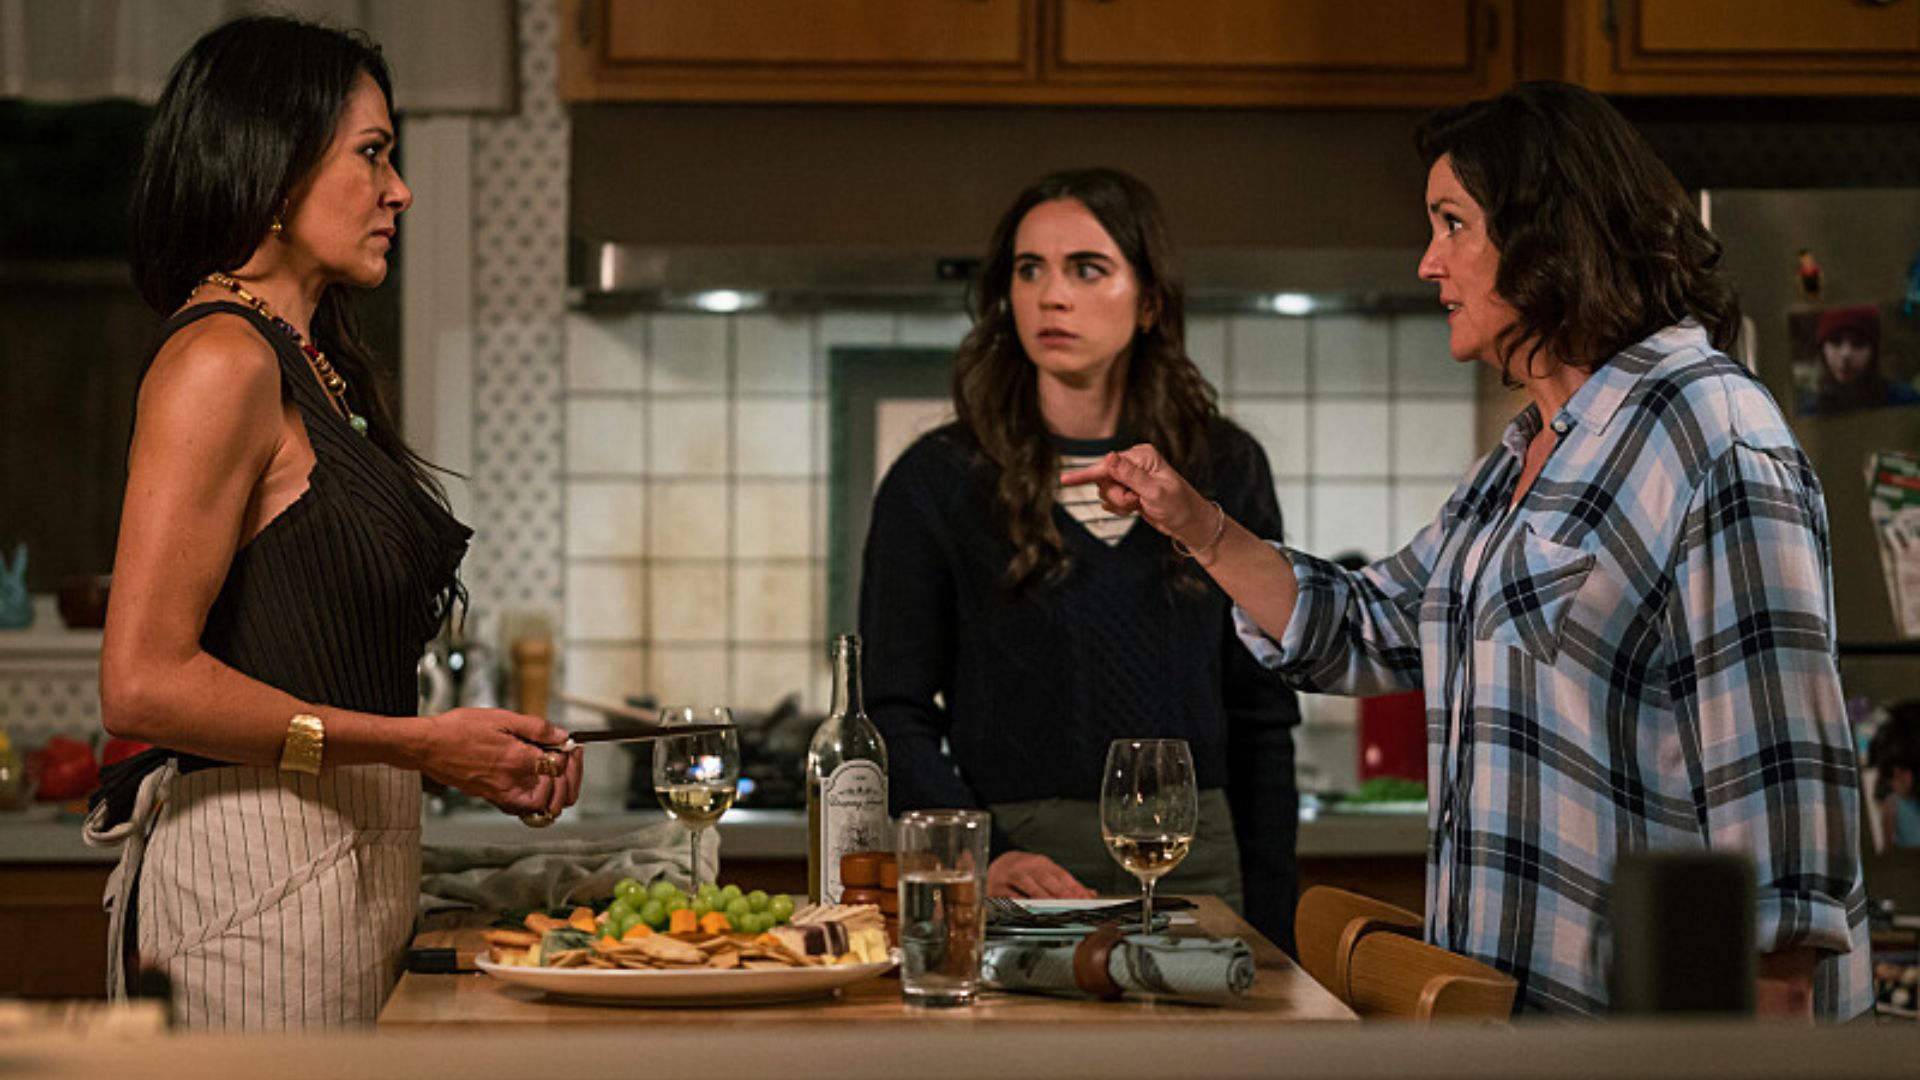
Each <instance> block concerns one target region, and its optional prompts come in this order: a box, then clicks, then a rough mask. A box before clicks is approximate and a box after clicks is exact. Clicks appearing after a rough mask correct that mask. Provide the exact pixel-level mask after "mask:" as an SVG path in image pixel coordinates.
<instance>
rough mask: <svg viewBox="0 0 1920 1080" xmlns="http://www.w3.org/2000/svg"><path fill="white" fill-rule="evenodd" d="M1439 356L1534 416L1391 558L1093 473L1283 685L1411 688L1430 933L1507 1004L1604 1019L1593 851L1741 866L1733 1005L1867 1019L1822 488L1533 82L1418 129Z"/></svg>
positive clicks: (1141, 474) (1569, 118)
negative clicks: (1744, 982)
mask: <svg viewBox="0 0 1920 1080" xmlns="http://www.w3.org/2000/svg"><path fill="white" fill-rule="evenodd" d="M1416 141H1417V144H1418V149H1419V151H1420V154H1421V157H1422V158H1423V159H1424V160H1425V162H1426V163H1427V165H1428V167H1429V173H1428V178H1427V191H1426V205H1427V213H1428V217H1429V219H1430V221H1431V223H1432V229H1433V232H1432V240H1431V242H1430V243H1429V244H1428V247H1427V251H1426V254H1425V256H1424V257H1423V258H1422V259H1421V261H1420V267H1419V272H1420V276H1421V277H1422V278H1423V279H1425V280H1428V281H1431V282H1433V283H1434V284H1436V285H1438V286H1439V289H1440V302H1441V304H1442V305H1444V306H1445V308H1446V310H1447V320H1448V324H1449V327H1450V347H1449V351H1450V352H1451V353H1452V355H1453V358H1454V359H1455V360H1456V361H1480V362H1482V363H1486V364H1490V365H1493V366H1494V367H1495V368H1497V369H1498V370H1499V371H1500V372H1501V375H1502V377H1503V379H1505V380H1506V381H1507V382H1508V383H1509V384H1510V385H1518V386H1520V387H1524V388H1525V390H1526V392H1527V394H1528V396H1529V397H1530V398H1531V399H1532V404H1531V405H1530V406H1529V407H1528V408H1526V409H1525V410H1524V411H1523V412H1521V413H1520V415H1519V416H1517V417H1515V418H1514V420H1513V421H1512V423H1510V424H1509V425H1508V426H1507V429H1506V432H1505V434H1504V435H1503V436H1502V438H1501V445H1500V446H1498V447H1496V448H1495V449H1494V450H1493V451H1492V452H1491V453H1490V454H1488V455H1487V456H1486V457H1485V458H1483V459H1482V460H1481V461H1480V462H1479V464H1478V465H1476V466H1475V467H1474V469H1473V470H1472V472H1471V473H1469V475H1468V476H1467V477H1466V479H1465V480H1464V481H1463V482H1462V483H1461V484H1460V486H1459V487H1458V488H1457V489H1456V490H1455V491H1454V493H1453V495H1452V497H1451V498H1449V499H1448V501H1447V504H1446V506H1445V507H1444V508H1443V509H1442V510H1441V511H1440V514H1439V516H1438V517H1437V518H1436V519H1435V520H1434V521H1433V522H1432V523H1431V524H1429V525H1428V526H1427V527H1426V528H1425V529H1423V530H1421V531H1420V533H1419V534H1418V535H1417V536H1415V537H1414V538H1413V541H1412V542H1411V543H1410V544H1408V545H1407V546H1406V547H1405V548H1404V549H1402V550H1401V551H1400V552H1399V553H1397V554H1395V555H1393V556H1392V557H1390V558H1387V559H1384V560H1382V561H1380V562H1377V563H1374V564H1373V565H1371V566H1367V567H1365V568H1363V569H1360V570H1357V571H1346V570H1342V569H1340V568H1339V567H1337V566H1335V565H1333V564H1331V563H1329V562H1325V561H1323V560H1320V559H1316V558H1314V557H1312V556H1309V555H1305V554H1302V553H1300V552H1297V551H1293V550H1290V549H1286V548H1283V547H1281V546H1280V545H1279V544H1278V543H1277V542H1271V541H1268V540H1264V539H1262V538H1260V537H1257V536H1255V535H1254V534H1253V533H1251V532H1249V531H1247V530H1246V529H1243V528H1242V527H1240V526H1239V525H1238V524H1237V523H1236V522H1234V521H1232V520H1231V519H1230V518H1228V517H1227V516H1226V515H1225V514H1224V513H1223V512H1221V511H1220V509H1219V507H1218V506H1217V505H1214V504H1210V503H1208V502H1207V501H1206V500H1205V499H1203V498H1202V497H1201V496H1200V495H1199V494H1197V493H1196V492H1195V491H1194V490H1193V489H1192V488H1191V487H1190V486H1189V485H1188V484H1187V483H1186V481H1185V480H1183V479H1182V478H1181V477H1180V476H1179V475H1178V474H1177V473H1175V472H1174V471H1173V470H1172V469H1170V468H1168V467H1167V465H1166V464H1165V463H1164V462H1163V461H1162V460H1161V458H1160V456H1159V455H1158V454H1157V453H1156V452H1155V451H1154V449H1153V448H1152V447H1150V446H1144V445H1143V446H1136V447H1133V448H1131V449H1128V450H1125V451H1121V452H1119V453H1115V454H1110V455H1108V456H1107V458H1106V459H1104V460H1103V461H1102V462H1100V463H1099V464H1097V465H1094V466H1092V467H1091V468H1088V469H1086V470H1083V471H1082V472H1080V473H1078V474H1074V475H1070V476H1067V477H1064V478H1063V481H1064V482H1066V483H1078V482H1084V481H1088V480H1091V481H1094V482H1096V483H1098V484H1099V485H1100V487H1101V492H1102V498H1103V499H1104V500H1105V501H1106V503H1107V504H1108V506H1109V508H1110V509H1112V510H1114V511H1115V512H1125V513H1138V514H1140V515H1141V516H1142V517H1144V518H1145V519H1146V520H1147V522H1148V523H1149V524H1151V525H1152V526H1153V527H1154V528H1156V529H1159V530H1160V531H1162V532H1164V533H1166V534H1167V535H1169V536H1171V537H1174V538H1175V539H1177V540H1179V541H1180V542H1181V543H1182V544H1184V545H1186V546H1187V547H1188V548H1190V549H1192V551H1193V552H1194V557H1195V559H1196V560H1197V561H1198V562H1199V563H1200V564H1201V565H1202V566H1203V567H1205V568H1206V570H1207V571H1208V573H1210V574H1211V575H1212V576H1213V577H1214V579H1215V580H1216V581H1218V582H1219V583H1220V585H1221V587H1222V588H1224V589H1225V590H1226V591H1227V593H1228V594H1229V595H1231V596H1232V597H1233V598H1234V600H1235V601H1236V602H1237V604H1238V605H1239V606H1238V609H1237V611H1236V616H1237V618H1238V619H1239V623H1240V627H1241V635H1242V637H1243V639H1244V640H1245V641H1246V643H1247V645H1248V647H1249V648H1250V649H1251V650H1252V651H1253V652H1254V654H1255V655H1256V656H1258V657H1259V658H1260V659H1261V661H1262V662H1263V663H1265V664H1267V665H1268V666H1269V667H1272V668H1274V669H1276V670H1279V671H1281V672H1283V673H1285V674H1286V675H1287V676H1288V677H1289V678H1290V680H1291V681H1292V682H1294V684H1295V685H1296V686H1298V687H1299V688H1301V689H1304V690H1314V691H1320V692H1330V693H1343V694H1377V693H1383V692H1387V691H1393V690H1400V689H1410V688H1420V689H1423V690H1424V692H1425V694H1426V701H1427V731H1428V775H1429V777H1430V778H1431V782H1432V787H1431V795H1430V798H1429V805H1428V818H1429V824H1430V826H1431V841H1430V843H1429V845H1428V852H1427V912H1428V926H1427V936H1428V938H1429V939H1430V940H1432V941H1434V942H1436V943H1438V944H1440V945H1444V946H1446V947H1448V948H1451V949H1453V950H1455V951H1457V952H1461V953H1464V954H1466V955H1469V956H1472V957H1475V958H1477V959H1480V960H1483V961H1485V962H1487V963H1490V964H1493V965H1494V966H1496V967H1498V968H1500V969H1501V970H1504V971H1507V972H1510V973H1511V974H1512V975H1513V976H1514V977H1515V978H1516V979H1518V980H1519V982H1520V996H1519V999H1518V1005H1517V1007H1518V1008H1519V1009H1521V1010H1523V1011H1524V1010H1545V1011H1553V1012H1561V1013H1578V1014H1601V1013H1604V1012H1605V1011H1606V1009H1607V993H1606V976H1605V968H1604V966H1603V964H1602V962H1601V958H1602V954H1603V953H1604V951H1605V947H1604V944H1603V943H1604V942H1605V940H1606V935H1607V933H1608V927H1607V921H1608V917H1609V916H1608V912H1607V900H1608V891H1609V890H1608V882H1609V879H1610V876H1611V873H1612V868H1613V863H1614V859H1615V856H1616V855H1618V854H1620V853H1622V852H1628V851H1640V850H1648V849H1679V850H1732V851H1741V852H1745V853H1747V854H1749V855H1751V856H1752V858H1753V860H1754V864H1755V869H1756V873H1757V876H1756V880H1757V883H1758V893H1757V900H1758V905H1759V906H1758V920H1757V926H1758V937H1759V940H1758V941H1757V942H1756V945H1757V947H1758V949H1759V951H1760V953H1761V957H1760V964H1759V973H1760V984H1759V997H1758V1002H1759V1006H1760V1009H1761V1011H1762V1012H1763V1013H1767V1014H1774V1015H1810V1014H1811V1015H1818V1016H1821V1017H1825V1018H1836V1019H1844V1018H1849V1017H1852V1016H1854V1015H1856V1014H1858V1013H1860V1012H1862V1011H1863V1010H1865V1009H1867V1008H1869V1007H1870V1004H1871V993H1870V977H1869V966H1868V953H1867V927H1866V904H1865V894H1864V892H1863V890H1862V888H1861V877H1860V857H1859V794H1858V790H1857V780H1856V777H1855V771H1854V756H1853V750H1852V741H1851V738H1850V734H1849V730H1848V725H1847V719H1846V713H1845V709H1844V708H1843V705H1842V700H1841V692H1840V681H1839V677H1838V674H1837V672H1836V669H1835V666H1834V652H1833V647H1834V640H1835V635H1834V631H1833V608H1832V591H1831V585H1830V581H1831V577H1830V572H1829V566H1828V544H1827V519H1826V509H1825V504H1824V501H1823V497H1822V494H1821V490H1820V485H1819V482H1818V480H1817V479H1816V477H1815V476H1814V473H1813V470H1812V468H1811V466H1810V465H1809V464H1808V462H1807V459H1806V458H1805V457H1804V456H1803V455H1802V454H1801V452H1800V449H1799V447H1798V445H1797V444H1796V443H1795V442H1794V440H1793V436H1792V434H1791V433H1790V432H1789V431H1788V429H1787V425H1786V423H1785V421H1784V420H1783V419H1782V418H1781V415H1780V411H1779V409H1778V408H1777V406H1776V405H1775V404H1774V402H1773V400H1772V398H1770V397H1769V396H1768V394H1767V392H1766V390H1765V389H1764V388H1763V387H1762V386H1761V385H1760V383H1759V382H1758V381H1757V380H1756V379H1754V378H1753V377H1752V376H1751V375H1750V374H1749V373H1748V372H1747V371H1746V370H1745V369H1744V368H1743V367H1741V366H1740V365H1739V364H1737V363H1735V362H1734V361H1732V360H1730V359H1728V358H1727V356H1726V355H1725V352H1724V350H1726V349H1728V348H1730V347H1731V345H1732V343H1733V340H1734V337H1735V335H1736V333H1737V331H1738V328H1739V323H1740V319H1739V309H1738V304H1737V302H1736V300H1735V298H1734V295H1733V292H1732V290H1731V288H1730V287H1729V286H1728V285H1727V284H1726V283H1725V282H1724V281H1723V280H1722V279H1721V278H1720V276H1719V274H1718V271H1717V267H1718V264H1719V260H1720V244H1719V242H1718V241H1716V240H1715V239H1714V238H1713V236H1712V235H1711V234H1710V233H1709V232H1708V231H1707V229H1706V227H1705V226H1704V225H1703V224H1702V223H1701V221H1700V220H1699V217H1698V216H1697V215H1696V214H1695V212H1694V210H1693V208H1692V206H1691V205H1690V204H1689V202H1688V200H1687V198H1686V195H1685V193H1684V191H1682V189H1681V187H1680V185H1679V184H1678V183H1677V182H1676V181H1675V180H1674V178H1673V175H1672V174H1671V173H1670V172H1669V171H1668V170H1667V168H1666V167H1665V165H1663V164H1662V163H1661V162H1660V161H1659V159H1658V158H1656V157H1655V156H1654V154H1653V152H1652V151H1651V150H1650V149H1649V148H1648V147H1647V145H1646V143H1645V142H1644V141H1643V140H1642V139H1641V138H1640V136H1639V135H1638V134H1637V133H1636V132H1635V131H1634V130H1633V129H1632V127H1630V126H1629V125H1628V124H1627V123H1626V121H1625V120H1623V119H1622V118H1621V117H1620V115H1619V114H1618V113H1616V112H1615V111H1614V110H1613V108H1612V107H1611V106H1609V105H1608V104H1606V102H1605V101H1604V100H1602V99H1601V98H1599V97H1598V96H1596V95H1594V94H1592V93H1590V92H1588V91H1586V90H1582V89H1579V88H1577V87H1573V86H1567V85H1561V84H1552V83H1535V84H1527V85H1523V86H1520V87H1517V88H1515V89H1514V90H1512V91H1509V92H1508V93H1505V94H1502V95H1500V96H1499V97H1496V98H1492V99H1489V100H1486V101H1480V102H1474V103H1472V104H1469V105H1466V106H1462V107H1458V108H1453V109H1447V110H1443V111H1441V112H1439V113H1436V114H1435V115H1433V116H1432V117H1430V118H1429V119H1428V120H1427V122H1426V123H1425V124H1424V125H1423V126H1422V127H1421V129H1420V132H1419V134H1418V136H1417V140H1416Z"/></svg>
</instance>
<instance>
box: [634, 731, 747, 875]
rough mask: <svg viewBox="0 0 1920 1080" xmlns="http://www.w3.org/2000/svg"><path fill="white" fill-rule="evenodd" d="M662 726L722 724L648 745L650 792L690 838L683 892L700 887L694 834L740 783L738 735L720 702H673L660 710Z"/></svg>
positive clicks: (720, 811) (697, 839)
mask: <svg viewBox="0 0 1920 1080" xmlns="http://www.w3.org/2000/svg"><path fill="white" fill-rule="evenodd" d="M660 724H661V726H662V727H679V726H682V725H685V724H726V725H728V727H727V730H725V731H707V732H701V733H700V734H697V735H667V736H662V737H661V738H659V739H656V740H654V744H653V792H654V795H655V796H657V797H658V798H659V800H660V805H661V806H663V807H665V808H666V811H667V813H669V814H672V815H673V816H674V817H675V818H677V819H679V822H680V824H682V825H685V826H686V827H687V830H688V835H689V836H690V837H691V840H690V845H691V847H690V858H689V859H688V860H687V877H688V885H687V891H688V892H689V893H692V892H697V891H698V890H699V888H700V832H701V830H703V829H705V828H706V827H707V826H709V825H712V824H713V823H714V822H716V821H719V820H720V815H721V814H724V813H726V812H727V808H728V807H729V806H732V805H733V796H734V791H735V789H736V786H737V785H738V784H739V782H740V739H739V737H738V736H737V734H736V733H735V732H734V730H733V727H732V724H733V713H732V711H731V710H729V709H727V708H726V707H725V706H714V707H712V708H695V707H694V706H691V705H674V706H669V707H668V708H665V709H662V710H660Z"/></svg>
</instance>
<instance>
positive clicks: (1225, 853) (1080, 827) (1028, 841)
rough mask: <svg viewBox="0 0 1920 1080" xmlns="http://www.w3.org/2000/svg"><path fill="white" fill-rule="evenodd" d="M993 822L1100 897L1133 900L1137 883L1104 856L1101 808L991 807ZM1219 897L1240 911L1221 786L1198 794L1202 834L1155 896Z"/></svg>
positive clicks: (1043, 803) (1039, 803)
mask: <svg viewBox="0 0 1920 1080" xmlns="http://www.w3.org/2000/svg"><path fill="white" fill-rule="evenodd" d="M989 809H990V810H992V812H993V823H994V824H995V825H996V826H998V827H999V829H1000V831H1001V832H1002V833H1005V834H1006V835H1007V837H1008V838H1009V839H1011V840H1012V841H1013V842H1014V843H1015V844H1016V845H1018V846H1019V847H1020V848H1021V849H1022V850H1025V851H1032V852H1036V853H1038V854H1041V855H1045V856H1046V857H1047V858H1049V859H1052V860H1053V861H1054V862H1057V863H1059V864H1060V865H1061V866H1062V867H1063V868H1065V869H1066V871H1067V873H1069V874H1072V875H1073V876H1074V877H1076V878H1078V879H1079V880H1080V883H1081V884H1082V885H1085V886H1086V887H1087V888H1089V889H1092V890H1093V891H1094V892H1097V893H1099V894H1100V895H1102V896H1137V895H1139V893H1140V882H1139V880H1138V879H1137V878H1135V877H1134V876H1133V875H1132V874H1129V873H1128V872H1127V871H1126V870H1125V869H1124V868H1122V867H1121V865H1120V864H1119V863H1118V862H1115V861H1114V858H1113V856H1112V855H1111V854H1110V853H1108V851H1107V845H1106V843H1105V842H1104V841H1103V840H1102V839H1101V838H1100V804H1099V803H1098V802H1091V801H1087V800H1084V799H1034V800H1032V801H1030V802H1014V803H995V804H994V805H993V806H991V807H989ZM1162 893H1165V894H1167V895H1173V894H1176V893H1189V894H1196V895H1201V896H1217V897H1219V898H1220V899H1222V900H1224V901H1226V902H1227V906H1229V907H1231V908H1233V910H1234V911H1236V912H1238V911H1240V910H1241V892H1240V847H1239V845H1238V844H1237V843H1235V842H1234V838H1233V812H1232V810H1231V809H1230V808H1229V807H1228V805H1227V793H1226V791H1225V790H1224V789H1222V788H1209V789H1207V790H1206V791H1202V792H1201V793H1200V832H1199V834H1198V835H1196V836H1195V837H1194V838H1193V848H1192V849H1191V850H1190V851H1188V852H1187V857H1186V858H1185V859H1184V860H1182V861H1181V863H1180V865H1179V866H1176V867H1174V868H1173V871H1172V872H1171V873H1169V874H1168V875H1167V876H1165V877H1163V878H1161V879H1160V883H1159V884H1158V885H1156V886H1154V894H1155V895H1159V894H1162Z"/></svg>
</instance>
